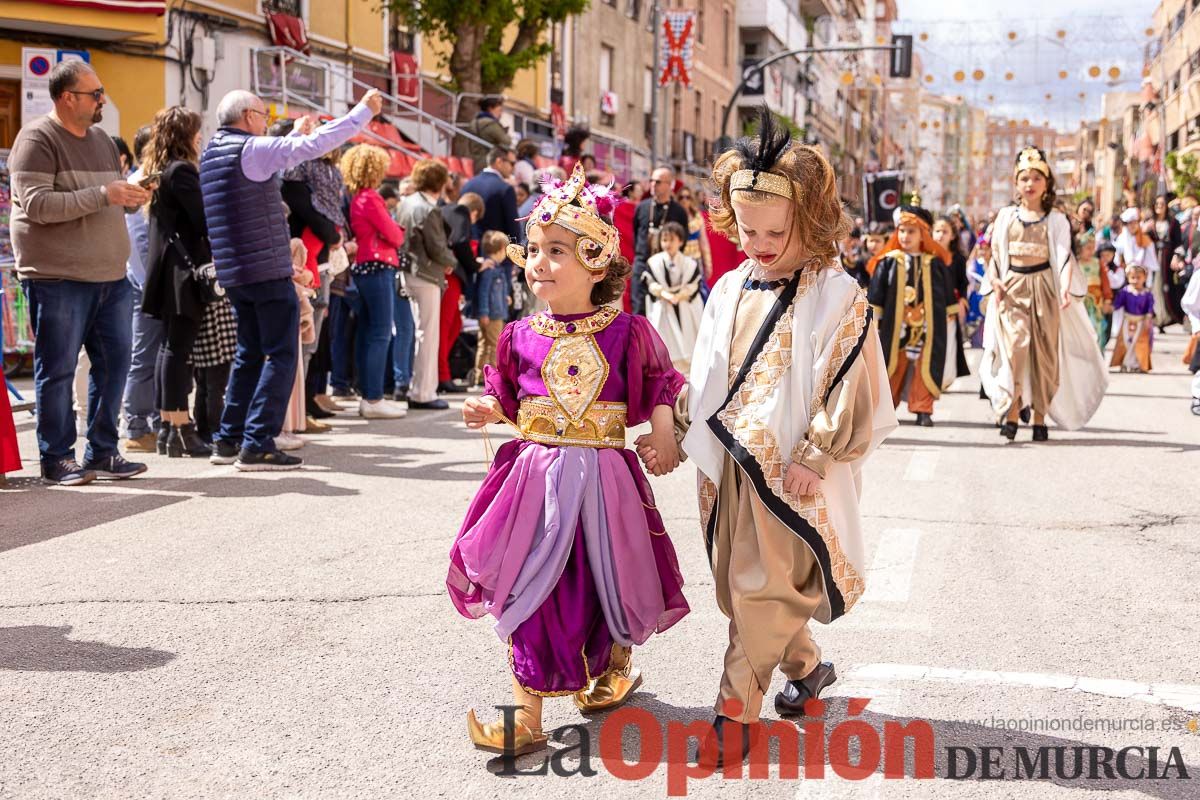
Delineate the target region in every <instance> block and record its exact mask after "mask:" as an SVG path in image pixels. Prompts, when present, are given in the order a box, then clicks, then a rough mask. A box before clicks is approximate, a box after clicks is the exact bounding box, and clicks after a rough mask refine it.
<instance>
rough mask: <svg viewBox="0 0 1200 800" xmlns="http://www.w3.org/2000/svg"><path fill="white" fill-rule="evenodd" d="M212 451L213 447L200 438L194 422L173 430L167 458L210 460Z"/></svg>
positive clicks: (168, 444) (168, 440) (169, 440)
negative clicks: (186, 457) (185, 457)
mask: <svg viewBox="0 0 1200 800" xmlns="http://www.w3.org/2000/svg"><path fill="white" fill-rule="evenodd" d="M212 451H213V449H212V445H210V444H208V443H207V442H205V441H204V440H203V439H201V438H200V436H199V435H198V434H197V433H196V425H195V423H192V422H189V423H187V424H186V425H179V426H177V427H175V428H173V429H172V430H171V436H170V438H169V439H167V458H183V457H184V456H188V457H189V458H208V457H209V456H211V455H212Z"/></svg>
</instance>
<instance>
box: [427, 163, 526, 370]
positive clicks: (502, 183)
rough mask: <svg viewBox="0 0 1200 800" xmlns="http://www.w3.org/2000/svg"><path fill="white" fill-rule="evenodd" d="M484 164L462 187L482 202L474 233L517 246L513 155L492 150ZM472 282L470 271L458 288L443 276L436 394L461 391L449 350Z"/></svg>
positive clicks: (454, 281)
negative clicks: (461, 302) (501, 237)
mask: <svg viewBox="0 0 1200 800" xmlns="http://www.w3.org/2000/svg"><path fill="white" fill-rule="evenodd" d="M487 160H488V167H487V169H485V170H484V171H483V172H481V173H479V174H478V175H476V176H475V177H474V178H471V180H469V181H467V182H466V183H464V184H463V187H462V188H463V193H464V194H466V193H467V192H472V193H474V194H477V195H479V196H480V197H481V198H483V217H482V218H481V219H480V220H479V222H478V223H477V224H476V226H475V228H476V230H475V233H476V234H477V235H478V237H479V238H482V237H483V235H484V234H485V233H487V232H488V231H500V232H501V233H503V234H506V235H507V236H508V240H509V241H510V242H519V241H520V240H521V226H520V225H519V224H518V223H517V190H516V189H515V188H513V185H512V176H513V170H514V169H515V168H516V166H517V154H516V152H515V151H514V150H513V149H512V148H511V147H493V148H492V150H491V152H489V153H488V156H487ZM474 280H475V274H474V271H472V272H471V274H469V275H468V276H467V281H468V285H467V286H465V287H463V286H459V280H458V277H457V276H456V275H454V274H453V270H450V271H448V273H447V286H446V292H445V294H443V295H442V317H441V327H442V337H441V352H439V353H438V390H439V391H442V392H454V391H460V390H465V388H464V387H460V386H458V384H455V383H453V382H451V380H450V348H451V347H453V346H454V342H455V341H456V340H457V339H458V335H459V333H460V332H461V330H462V316H461V314H459V312H458V298H459V296H461V294H462V290H463V289H464V288H465V289H466V290H467V291H469V292H470V291H472V290H473V288H474ZM468 297H470V295H468Z"/></svg>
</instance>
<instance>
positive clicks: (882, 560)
mask: <svg viewBox="0 0 1200 800" xmlns="http://www.w3.org/2000/svg"><path fill="white" fill-rule="evenodd" d="M920 542H921V532H920V531H919V530H916V529H915V528H885V529H884V530H883V532H882V533H881V534H879V545H878V546H877V547H876V548H875V558H874V559H873V560H872V561H871V566H870V567H869V568H868V569H867V576H866V581H867V591H866V593H865V594H863V596H862V600H861V602H863V603H906V602H908V595H909V593H910V592H911V590H912V574H913V568H914V567H915V566H916V561H917V549H918V547H919V546H920Z"/></svg>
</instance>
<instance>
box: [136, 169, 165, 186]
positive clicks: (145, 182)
mask: <svg viewBox="0 0 1200 800" xmlns="http://www.w3.org/2000/svg"><path fill="white" fill-rule="evenodd" d="M161 177H162V173H161V172H151V173H150V174H149V175H143V176H142V177H140V178H138V180H137V185H138V186H140V187H142V188H143V189H149V188H150V187H151V186H153V185H154V184H156V183H158V179H159V178H161Z"/></svg>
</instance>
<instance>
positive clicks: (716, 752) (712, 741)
mask: <svg viewBox="0 0 1200 800" xmlns="http://www.w3.org/2000/svg"><path fill="white" fill-rule="evenodd" d="M726 725H736V726H738V727H739V728H741V729H742V747H741V753H739V754H738V755H737V759H738V762H739V763H741V762H744V761H745V760H746V756H748V755H750V748H751V747H752V746H753V744H754V739H755V733H754V732H755V731H757V728H758V726H757V725H744V724H742V723H740V722H737V721H736V720H732V719H730V718H729V717H722V716H720V715H718V716H717V718H716V719H714V720H713V724H712V731H711V732H710V733H709V734H708V735H707V736H705V737H704V741H702V742H700V749H699V751H697V753H696V763H697V764H698V765H699V766H702V767H706V768H709V769H712V771H713V772H716V771H717V770H719V769H722V768H723V767H724V766H725V765H726V764H727V763H730V761H732V759H733V756H734V754H733V753H726V752H725V726H726Z"/></svg>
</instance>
